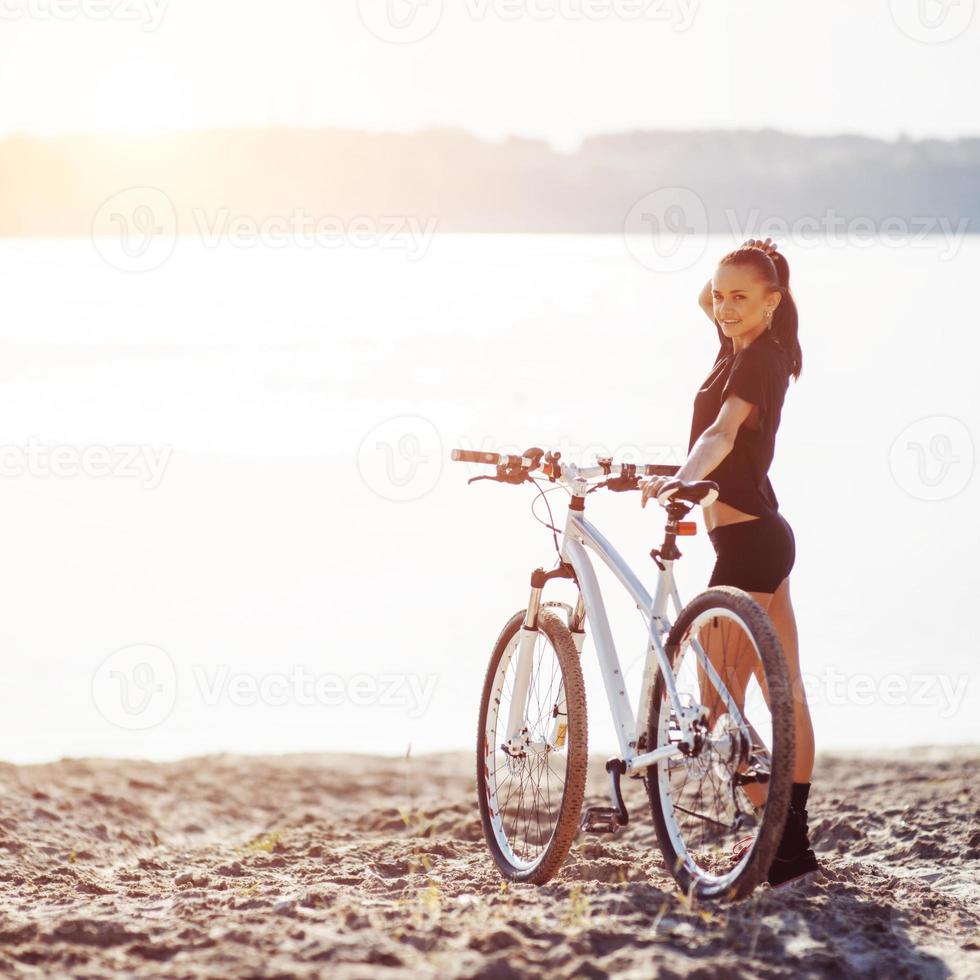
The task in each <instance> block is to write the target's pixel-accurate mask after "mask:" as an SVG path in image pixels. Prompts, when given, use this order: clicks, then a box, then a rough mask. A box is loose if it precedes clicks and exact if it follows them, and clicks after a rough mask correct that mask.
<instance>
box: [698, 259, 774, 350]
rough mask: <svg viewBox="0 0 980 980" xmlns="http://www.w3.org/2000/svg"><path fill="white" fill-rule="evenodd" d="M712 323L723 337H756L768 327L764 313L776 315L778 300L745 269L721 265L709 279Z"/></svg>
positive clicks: (752, 271) (772, 292)
mask: <svg viewBox="0 0 980 980" xmlns="http://www.w3.org/2000/svg"><path fill="white" fill-rule="evenodd" d="M711 296H712V299H713V301H714V313H715V319H716V320H717V321H718V322H719V323H720V324H721V329H722V333H724V335H725V336H726V337H740V336H741V335H742V334H752V333H754V334H758V333H759V332H760V331H762V330H765V329H766V328H767V327H768V326H769V320H768V319H767V318H766V316H765V312H766V310H772V311H773V312H775V310H776V306H777V305H778V303H779V300H780V299H781V296H780V294H779V293H778V292H774V291H773V290H771V289H770V288H769V287H768V286H766V285H765V283H763V282H761V281H760V280H759V278H758V276H757V274H756V273H755V271H754V270H753V269H752V268H751V267H750V266H747V265H722V266H719V267H718V268H717V269H716V270H715V274H714V276H713V277H712V279H711Z"/></svg>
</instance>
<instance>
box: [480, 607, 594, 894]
mask: <svg viewBox="0 0 980 980" xmlns="http://www.w3.org/2000/svg"><path fill="white" fill-rule="evenodd" d="M524 616H525V612H524V611H521V612H519V613H516V614H515V615H514V616H513V617H512V618H511V619H510V620H509V621H508V623H507V625H506V626H504V628H503V630H502V631H501V633H500V636H499V637H498V639H497V643H496V645H495V646H494V650H493V653H492V655H491V657H490V664H489V667H488V668H487V675H486V680H485V682H484V685H483V697H482V700H481V704H480V724H479V730H478V733H477V749H476V763H477V787H478V789H479V798H480V816H481V818H482V821H483V831H484V835H485V836H486V840H487V845H488V846H489V848H490V853H491V855H492V856H493V860H494V862H495V863H496V865H497V867H498V868H499V869H500V872H501V874H502V875H503V876H504V877H505V878H507V879H508V880H510V881H515V882H527V883H530V884H535V885H541V884H544V883H545V882H546V881H548V880H550V879H551V878H552V877H553V876H554V874H555V873H556V872H557V871H558V869H559V868H560V867H561V866H562V864H563V863H564V861H565V858H566V857H567V855H568V850H569V848H570V847H571V845H572V841H573V840H574V839H575V837H576V835H577V833H578V824H579V817H580V814H581V810H582V802H583V800H584V798H585V780H586V774H587V770H588V736H587V727H588V725H587V717H586V706H585V683H584V681H583V679H582V667H581V664H580V662H579V655H578V651H577V650H576V648H575V643H574V641H573V640H572V635H571V633H570V632H569V629H568V627H567V626H566V625H565V623H564V622H562V620H561V619H559V617H557V616H555V615H554V614H553V613H550V612H545V611H541V612H540V613H539V614H538V631H537V635H536V636H535V637H534V638H533V646H531V647H530V656H529V659H528V660H526V661H525V662H524V663H523V664H522V663H521V656H520V639H521V627H522V625H523V623H524ZM521 669H523V672H524V673H523V677H522V675H521ZM525 690H526V694H525V695H523V697H522V698H521V701H522V707H519V708H518V709H517V710H516V712H512V711H511V706H512V703H513V701H514V699H515V692H516V693H517V694H518V695H521V693H522V692H523V691H525ZM514 717H519V718H521V722H520V724H519V725H518V726H517V727H518V730H517V731H513V732H512V731H508V730H507V729H508V726H509V723H510V722H511V720H512V718H514Z"/></svg>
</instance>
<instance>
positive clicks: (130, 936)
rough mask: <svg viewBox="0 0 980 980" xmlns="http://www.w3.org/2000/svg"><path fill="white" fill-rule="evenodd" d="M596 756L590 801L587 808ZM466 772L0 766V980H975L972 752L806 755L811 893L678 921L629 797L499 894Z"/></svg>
mask: <svg viewBox="0 0 980 980" xmlns="http://www.w3.org/2000/svg"><path fill="white" fill-rule="evenodd" d="M601 761H602V760H600V759H598V758H596V759H594V765H593V766H592V768H591V782H590V786H589V791H590V792H589V800H590V801H591V802H594V803H601V802H604V799H603V798H604V794H605V781H604V780H605V777H604V773H603V771H602V765H601ZM473 769H474V766H473V759H472V757H471V755H470V754H469V753H466V754H463V753H458V754H453V755H448V756H441V757H434V756H422V757H418V758H414V757H411V756H406V757H405V758H382V757H376V756H361V757H358V756H342V755H316V756H312V755H306V756H283V757H243V756H209V757H204V758H198V759H188V760H183V761H179V762H174V763H147V762H138V761H113V760H63V761H60V762H57V763H52V764H48V765H38V766H11V765H4V766H2V767H0V780H2V790H0V874H2V879H3V886H4V887H3V898H2V906H0V972H2V973H3V974H4V975H9V976H41V975H63V976H65V975H72V976H78V977H121V976H145V977H151V976H152V977H175V978H176V977H185V978H186V977H223V978H228V977H258V976H263V977H314V976H331V977H377V976H380V977H420V976H421V977H429V976H431V977H494V978H498V977H499V978H503V977H518V976H527V977H573V976H585V977H605V976H617V977H650V976H653V975H655V974H656V975H659V976H664V977H680V976H684V977H716V976H725V977H740V976H745V977H760V976H761V977H777V976H778V977H784V976H785V977H788V976H809V977H824V976H826V977H831V976H835V977H838V976H848V975H871V976H889V977H937V978H938V977H950V976H952V977H970V976H972V977H976V976H980V929H978V925H980V785H978V778H977V777H978V775H980V750H978V749H975V748H972V749H971V748H959V749H918V750H909V751H906V752H902V753H894V754H891V755H888V756H882V755H878V756H876V757H874V758H869V757H861V756H857V755H854V756H846V755H834V756H826V755H825V756H821V757H819V759H818V763H817V772H816V774H815V777H814V790H813V793H812V796H811V804H810V821H811V829H812V836H813V839H814V843H815V848H816V849H817V851H818V854H819V856H820V858H821V860H822V862H823V864H824V868H825V871H824V873H823V876H822V878H821V879H820V880H818V881H815V882H812V883H810V884H808V885H806V886H804V887H802V888H800V889H796V890H794V891H791V892H789V893H787V892H785V891H779V892H773V891H771V890H769V889H768V888H767V887H762V888H759V889H757V891H756V892H755V893H754V895H753V896H752V897H751V898H750V899H748V900H747V901H744V902H742V903H740V904H738V905H737V906H706V907H701V908H693V909H691V908H687V907H686V906H685V904H684V903H683V901H682V900H681V898H680V896H679V895H678V893H677V891H676V889H675V888H674V886H673V879H671V878H670V876H669V875H668V874H667V873H666V872H665V870H664V869H663V867H662V866H661V862H660V854H659V851H658V849H657V847H656V843H655V839H654V834H653V828H652V824H651V821H650V818H649V812H648V810H647V809H646V805H645V795H644V791H643V787H642V784H641V783H638V782H636V781H633V780H628V781H627V784H628V785H627V787H626V789H627V803H628V805H629V807H630V812H631V818H632V819H631V823H630V825H629V826H628V827H627V828H625V829H624V830H623V831H622V832H621V833H620V834H619V835H617V836H616V837H615V838H609V837H607V836H591V837H580V838H579V840H578V841H577V842H576V844H575V845H574V847H573V850H572V853H571V855H570V857H569V860H568V861H567V863H566V865H565V866H564V868H563V869H562V871H561V872H560V873H559V874H558V876H557V877H556V878H555V879H554V880H553V881H552V882H550V883H549V884H548V885H546V886H544V887H541V888H535V887H533V886H518V887H515V886H509V887H505V885H504V883H503V881H502V879H501V878H500V877H499V875H498V873H497V871H496V869H495V868H494V866H493V864H492V862H491V860H490V858H489V855H488V853H487V850H486V846H485V844H484V841H483V836H482V832H481V827H480V819H479V814H478V810H477V806H476V800H475V780H474V776H473Z"/></svg>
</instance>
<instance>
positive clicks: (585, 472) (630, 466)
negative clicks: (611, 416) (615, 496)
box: [452, 447, 680, 491]
mask: <svg viewBox="0 0 980 980" xmlns="http://www.w3.org/2000/svg"><path fill="white" fill-rule="evenodd" d="M452 459H453V460H454V461H456V462H461V463H484V464H486V465H488V466H496V467H497V475H496V476H484V477H474V478H473V479H476V480H499V481H500V482H502V483H523V482H524V481H525V480H529V479H531V477H530V473H531V472H532V471H533V470H536V469H540V470H541V472H542V473H543V474H544V475H545V476H547V477H548V479H549V480H551V482H552V483H555V482H558V481H559V480H561V481H562V482H568V483H572V482H575V481H579V482H582V481H587V480H592V479H595V478H596V477H607V479H606V481H605V482H604V483H603V484H600V486H607V487H608V488H609V489H610V490H617V491H623V490H638V489H639V485H640V478H641V477H648V476H675V475H676V474H677V472H678V470H679V469H680V467H679V466H668V465H665V464H658V463H639V464H637V463H613V461H612V457H611V456H600V457H599V461H598V463H597V464H596V465H595V466H582V467H580V466H576V465H575V464H574V463H567V462H563V461H562V459H561V453H559V452H554V453H552V452H548V453H546V452H545V451H544V450H543V449H538V448H537V447H534V448H532V449H527V450H525V451H524V453H523V454H522V455H520V456H513V455H509V454H506V453H489V452H480V451H477V450H472V449H454V450H453V451H452ZM471 482H472V481H471ZM593 489H599V487H598V486H597V487H594V488H593Z"/></svg>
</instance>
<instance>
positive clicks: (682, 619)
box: [644, 586, 794, 899]
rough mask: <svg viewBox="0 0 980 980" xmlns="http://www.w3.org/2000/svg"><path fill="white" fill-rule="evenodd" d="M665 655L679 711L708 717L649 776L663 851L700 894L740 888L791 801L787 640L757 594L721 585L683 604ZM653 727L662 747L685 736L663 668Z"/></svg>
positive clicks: (761, 874) (683, 883)
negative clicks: (680, 750) (682, 751)
mask: <svg viewBox="0 0 980 980" xmlns="http://www.w3.org/2000/svg"><path fill="white" fill-rule="evenodd" d="M667 655H668V658H669V660H670V662H671V665H672V668H673V674H674V678H675V683H676V688H677V694H678V699H679V701H680V702H681V707H682V710H685V711H687V710H691V709H695V710H700V715H701V720H700V721H699V722H698V723H697V725H696V730H697V734H696V737H695V744H694V745H693V746H686V753H685V754H683V755H680V756H676V757H673V758H669V759H663V760H661V761H660V762H658V763H655V764H654V765H651V766H650V767H649V769H648V770H647V773H646V776H645V777H644V782H645V783H646V786H647V792H648V795H649V797H650V806H651V810H652V812H653V821H654V826H655V828H656V831H657V837H658V840H659V842H660V847H661V849H662V850H663V854H664V860H665V863H666V865H667V867H668V869H669V870H670V871H671V872H672V873H673V875H674V877H675V878H676V879H677V882H678V884H679V885H680V887H681V889H682V890H683V891H684V892H685V893H687V894H688V895H690V896H692V897H698V898H705V899H707V898H722V897H724V898H730V899H737V898H743V897H745V896H746V895H748V894H749V893H750V892H751V891H752V890H753V889H754V888H755V886H756V885H757V884H758V883H759V882H760V881H762V880H763V879H765V877H766V874H767V872H768V869H769V865H770V864H771V863H772V859H773V857H774V855H775V852H776V848H777V847H778V846H779V841H780V838H781V837H782V833H783V828H784V826H785V822H786V815H787V811H788V807H789V797H790V785H791V782H792V775H793V754H794V742H793V703H792V696H791V691H790V684H789V673H788V671H787V669H786V661H785V658H784V655H783V650H782V646H781V644H780V642H779V637H778V636H777V635H776V631H775V629H774V627H773V625H772V621H771V620H770V619H769V617H768V616H767V615H766V612H765V610H764V609H763V608H762V607H761V606H760V605H759V604H758V603H757V602H756V601H755V600H754V599H753V598H752V596H750V595H749V594H748V593H747V592H744V591H743V590H742V589H737V588H733V587H731V586H718V587H716V588H712V589H709V590H707V591H706V592H703V593H701V594H700V595H699V596H697V597H695V598H694V599H693V600H692V601H691V602H690V603H689V604H688V605H687V606H685V607H684V609H683V610H682V611H681V614H680V616H678V619H677V622H676V623H675V624H674V626H673V627H672V628H671V631H670V634H669V635H668V637H667ZM647 731H648V733H649V734H648V740H649V742H651V743H655V745H656V747H657V748H662V747H665V746H668V745H675V746H676V745H679V744H680V743H681V741H682V739H681V725H680V722H679V719H678V717H677V714H676V711H675V709H674V705H673V704H672V702H671V699H670V696H669V694H668V691H667V686H666V684H665V682H664V678H663V676H662V675H658V676H657V680H656V683H655V684H654V690H653V697H652V699H651V703H650V713H649V725H648V729H647ZM753 835H754V838H753ZM739 841H741V842H742V843H744V844H747V845H748V846H745V847H742V848H736V844H737V843H739Z"/></svg>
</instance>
